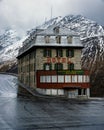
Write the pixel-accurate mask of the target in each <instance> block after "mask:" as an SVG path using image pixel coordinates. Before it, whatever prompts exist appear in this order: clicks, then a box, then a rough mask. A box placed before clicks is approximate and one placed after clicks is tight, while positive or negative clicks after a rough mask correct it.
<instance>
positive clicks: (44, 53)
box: [43, 49, 46, 57]
mask: <svg viewBox="0 0 104 130" xmlns="http://www.w3.org/2000/svg"><path fill="white" fill-rule="evenodd" d="M43 56H44V57H46V49H44V50H43Z"/></svg>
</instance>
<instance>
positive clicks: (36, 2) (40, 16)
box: [0, 0, 104, 30]
mask: <svg viewBox="0 0 104 130" xmlns="http://www.w3.org/2000/svg"><path fill="white" fill-rule="evenodd" d="M51 7H52V16H53V17H56V16H65V15H68V14H81V15H83V16H85V17H87V18H90V19H91V20H94V21H97V22H98V23H99V24H102V25H104V0H0V28H1V30H2V29H4V28H5V27H9V26H12V27H13V28H16V29H20V30H27V29H30V28H32V27H35V26H36V25H39V24H41V23H43V22H44V21H45V19H47V20H48V19H50V17H51Z"/></svg>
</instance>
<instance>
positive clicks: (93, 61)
mask: <svg viewBox="0 0 104 130" xmlns="http://www.w3.org/2000/svg"><path fill="white" fill-rule="evenodd" d="M53 26H62V27H66V28H68V29H69V31H75V32H77V33H78V34H79V35H80V39H81V41H82V43H83V45H84V49H83V50H82V68H84V69H89V70H90V72H91V76H92V77H91V84H92V86H97V87H102V86H103V89H104V85H103V84H102V83H101V82H102V78H99V76H100V72H101V71H102V70H104V27H102V26H101V25H99V24H97V23H96V22H94V21H91V20H90V19H87V18H85V17H83V16H81V15H67V16H65V17H56V18H53V19H51V20H49V21H47V22H45V23H44V24H42V25H40V26H39V27H37V28H41V29H46V28H48V27H53ZM34 31H35V29H32V30H30V31H29V34H32V33H34ZM25 38H26V37H24V38H23V39H22V40H20V39H21V38H20V37H18V35H17V34H16V32H15V31H13V30H6V32H5V33H4V34H3V35H0V61H1V62H3V61H6V60H10V59H12V60H14V59H15V57H16V56H17V54H18V49H19V47H21V46H22V41H23V40H24V39H25ZM98 75H99V76H98ZM102 76H104V72H102ZM100 83H101V85H100ZM94 84H96V85H94Z"/></svg>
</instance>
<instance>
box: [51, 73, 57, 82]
mask: <svg viewBox="0 0 104 130" xmlns="http://www.w3.org/2000/svg"><path fill="white" fill-rule="evenodd" d="M52 83H57V76H55V75H54V76H52Z"/></svg>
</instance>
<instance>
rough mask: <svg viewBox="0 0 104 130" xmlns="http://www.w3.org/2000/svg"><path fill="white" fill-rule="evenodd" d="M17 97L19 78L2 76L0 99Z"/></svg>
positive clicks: (0, 80) (0, 75) (0, 78)
mask: <svg viewBox="0 0 104 130" xmlns="http://www.w3.org/2000/svg"><path fill="white" fill-rule="evenodd" d="M16 96H17V77H15V76H11V75H3V74H0V97H16Z"/></svg>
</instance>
